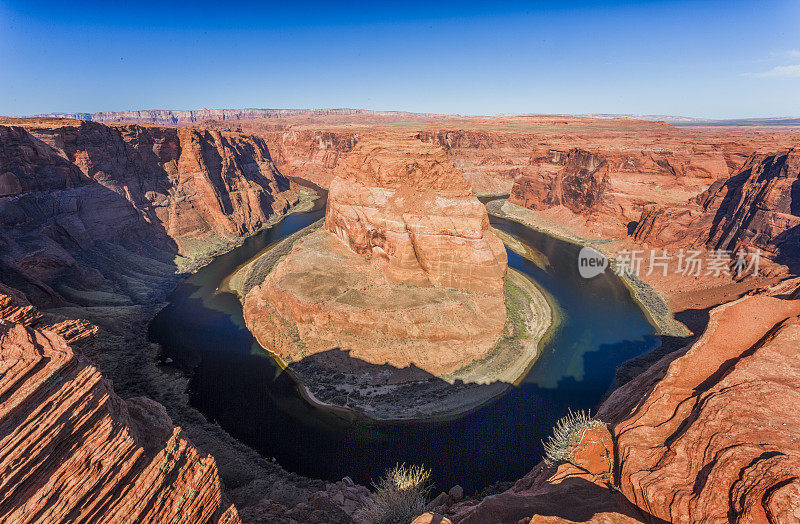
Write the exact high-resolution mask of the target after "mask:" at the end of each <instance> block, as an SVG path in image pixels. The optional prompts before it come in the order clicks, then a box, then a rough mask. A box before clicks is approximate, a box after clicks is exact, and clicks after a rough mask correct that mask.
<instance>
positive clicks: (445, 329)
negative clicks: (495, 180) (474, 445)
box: [244, 140, 507, 384]
mask: <svg viewBox="0 0 800 524" xmlns="http://www.w3.org/2000/svg"><path fill="white" fill-rule="evenodd" d="M338 173H339V174H338V176H337V177H336V179H335V180H334V181H333V183H332V184H331V189H330V192H329V197H328V209H327V213H326V217H325V229H324V230H320V231H317V232H315V233H312V234H310V235H309V236H307V237H305V238H304V239H302V240H301V241H299V242H298V243H297V244H296V245H295V246H294V248H293V250H292V251H291V253H289V255H288V256H287V257H286V259H285V260H283V261H282V262H280V263H279V264H278V265H277V266H276V267H275V268H274V269H273V270H272V271H271V272H270V273H269V274H268V275H267V277H266V279H265V280H264V281H263V283H262V284H261V285H260V286H256V287H255V288H253V289H252V290H250V292H249V293H248V294H247V296H246V297H245V300H244V316H245V320H246V321H247V325H248V327H249V328H250V330H251V331H252V332H253V333H254V334H255V335H256V337H257V338H258V340H259V342H261V344H262V346H264V347H265V348H267V349H268V350H270V351H273V352H274V353H276V354H277V355H278V356H279V357H280V358H281V359H283V360H284V361H286V362H301V361H303V362H304V363H308V362H309V361H313V362H314V364H315V365H321V366H323V367H326V368H329V369H336V370H340V371H345V372H350V373H355V374H357V375H361V374H362V373H371V374H372V375H376V374H377V375H380V376H383V374H387V376H390V377H391V378H390V379H389V378H387V379H386V380H384V383H385V382H386V381H387V380H388V381H390V382H403V381H409V380H426V379H427V378H429V377H432V376H437V377H438V376H443V375H446V374H448V373H451V372H453V371H456V370H458V369H460V368H461V367H463V366H465V365H466V364H468V363H470V362H472V361H474V360H476V359H480V358H483V357H485V356H487V355H488V353H489V352H490V351H491V349H492V348H493V347H494V346H495V344H496V343H497V341H498V340H499V337H500V336H501V334H502V332H503V330H504V326H505V321H506V310H505V298H504V286H505V276H506V269H507V258H506V252H505V247H504V246H503V244H502V242H501V241H500V240H499V239H498V238H497V236H496V235H495V234H494V233H493V232H492V231H491V229H490V228H489V221H488V216H487V214H486V210H485V208H484V207H483V206H482V205H481V204H480V202H479V201H478V200H477V199H476V198H475V197H474V196H473V194H472V191H471V189H470V187H469V185H468V184H467V183H466V181H465V180H464V178H463V177H462V176H461V174H460V173H459V172H458V171H457V170H456V169H455V168H454V166H453V164H452V163H451V162H450V161H449V159H448V158H447V156H446V155H445V154H444V152H443V151H442V150H441V149H440V148H437V147H434V146H431V145H427V144H422V143H421V142H419V141H416V140H392V141H383V142H366V143H365V142H359V144H358V145H357V147H356V148H355V149H354V150H353V151H352V152H351V153H350V154H349V155H348V157H347V161H346V162H345V163H344V164H343V165H342V166H341V169H339V170H338ZM376 366H385V369H384V368H376ZM384 383H381V384H384Z"/></svg>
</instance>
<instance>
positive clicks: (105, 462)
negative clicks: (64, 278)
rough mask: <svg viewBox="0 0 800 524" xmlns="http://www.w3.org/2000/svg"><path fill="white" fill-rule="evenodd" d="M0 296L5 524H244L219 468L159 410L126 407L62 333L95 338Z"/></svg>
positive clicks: (144, 402) (147, 404) (151, 405)
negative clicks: (87, 523)
mask: <svg viewBox="0 0 800 524" xmlns="http://www.w3.org/2000/svg"><path fill="white" fill-rule="evenodd" d="M0 291H3V293H2V294H0V303H2V304H3V309H2V314H3V319H0V351H1V355H2V357H0V398H1V399H2V401H0V519H1V520H3V522H28V521H39V520H47V521H62V522H66V521H73V522H74V521H102V522H130V521H142V522H144V521H146V522H169V521H172V519H174V517H175V515H180V517H181V519H182V520H185V521H186V522H212V521H213V522H226V523H229V522H239V518H238V515H237V512H236V508H234V507H233V506H232V505H231V504H230V503H229V502H226V501H225V499H224V496H223V493H222V486H221V482H220V479H219V476H218V474H217V467H216V463H215V461H214V459H213V458H212V457H211V456H208V455H206V454H203V453H200V452H199V451H198V450H197V449H195V447H194V446H193V445H192V444H191V443H190V442H189V441H188V440H187V438H186V437H185V435H184V433H183V432H182V431H181V430H180V428H175V427H173V425H172V421H171V420H170V418H169V416H168V415H167V414H166V412H165V411H164V408H163V407H162V406H161V405H159V404H158V403H156V402H154V401H152V400H150V399H148V398H144V397H138V398H132V399H129V400H127V401H125V400H122V399H121V398H119V397H118V396H117V395H116V394H115V393H114V391H113V390H112V389H111V385H110V384H109V383H108V382H107V381H106V380H104V379H103V377H102V375H100V373H99V372H98V371H97V369H96V368H95V367H94V366H92V365H91V364H90V363H89V362H88V361H87V360H86V359H85V358H84V357H83V356H81V355H79V354H76V353H74V352H73V350H72V348H71V347H70V346H69V345H67V342H66V341H65V340H64V338H62V336H61V335H59V334H58V333H57V331H58V332H61V333H64V334H65V335H66V336H70V337H71V338H72V339H73V340H79V339H80V338H83V337H85V336H90V335H91V334H93V333H92V331H89V330H83V331H82V333H80V334H78V333H76V331H75V329H74V327H75V326H74V323H71V322H69V321H67V320H66V319H64V320H63V321H61V322H57V323H51V324H49V325H47V323H48V321H52V320H59V319H54V318H52V316H47V315H42V314H39V313H38V312H36V310H35V308H32V307H30V306H29V305H25V303H24V298H23V297H21V296H19V295H17V296H12V295H7V294H5V291H8V290H7V289H4V290H0ZM7 318H14V319H15V321H11V320H6V319H7ZM28 323H30V324H34V325H35V324H44V325H47V327H49V328H50V329H54V330H56V331H49V330H47V331H42V330H39V329H34V328H32V327H28V326H26V324H28Z"/></svg>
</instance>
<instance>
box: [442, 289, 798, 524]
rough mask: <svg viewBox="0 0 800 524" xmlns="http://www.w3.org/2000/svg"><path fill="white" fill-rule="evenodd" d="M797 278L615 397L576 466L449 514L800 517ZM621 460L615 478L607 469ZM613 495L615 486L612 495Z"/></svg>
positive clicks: (746, 300) (711, 327)
mask: <svg viewBox="0 0 800 524" xmlns="http://www.w3.org/2000/svg"><path fill="white" fill-rule="evenodd" d="M798 341H800V279H796V278H795V279H792V280H789V281H786V282H784V283H781V284H779V285H777V286H775V287H772V288H769V289H766V290H761V291H758V292H755V293H753V294H752V295H748V296H745V297H743V298H741V299H738V300H735V301H733V302H729V303H726V304H724V305H721V306H719V307H717V308H715V309H713V310H712V311H711V314H710V319H709V323H708V328H707V330H706V331H705V333H704V334H703V335H702V336H701V337H700V338H699V339H698V340H697V341H696V342H694V343H693V344H692V345H691V346H689V347H685V348H682V349H679V350H677V351H675V352H673V353H671V354H669V355H667V356H665V357H664V358H663V359H662V360H660V361H659V362H658V363H657V364H655V365H654V366H652V367H651V368H650V369H649V370H647V371H646V372H645V373H643V374H642V375H640V376H639V377H637V378H635V379H634V380H632V381H631V382H629V383H627V384H626V385H624V386H622V387H621V388H619V389H617V390H616V391H614V392H613V393H612V394H611V396H610V397H609V398H608V399H607V400H606V401H605V402H604V403H603V404H602V405H601V407H600V409H599V411H598V414H597V417H598V418H600V419H602V420H604V421H606V422H609V423H610V424H611V438H612V439H613V451H611V450H609V445H608V443H607V442H606V443H604V442H605V439H604V437H603V436H597V437H595V438H591V439H588V440H589V441H588V443H587V444H584V441H585V440H586V439H585V438H581V440H580V442H578V443H576V444H575V445H576V448H577V449H576V451H575V452H574V453H573V457H574V458H575V460H573V461H572V462H574V463H576V464H578V465H577V466H576V465H573V464H567V463H565V464H562V465H560V466H559V467H558V469H553V468H548V467H547V466H546V465H545V464H540V465H539V466H537V467H536V468H534V469H533V470H532V471H531V472H530V473H529V474H528V475H527V476H526V477H525V478H523V479H521V480H519V481H518V482H517V483H516V484H515V485H514V487H512V488H511V489H509V490H508V491H506V492H503V493H500V494H497V495H493V496H490V497H487V498H485V499H483V500H480V501H465V502H462V503H460V504H456V505H453V506H451V507H450V508H448V510H447V513H446V515H445V516H446V517H447V518H449V519H450V520H452V522H454V523H471V522H476V523H477V522H509V523H516V522H597V523H600V522H609V523H610V522H680V523H683V522H687V523H688V522H742V523H745V522H747V523H750V522H765V523H767V522H768V523H783V522H795V521H797V520H798V519H800V513H798V509H797V508H799V507H800V489H798V488H799V486H800V484H798V477H797V474H796V472H797V471H798V468H800V443H798V441H797V439H798V437H797V436H798V435H799V434H800V411H798V410H797V408H796V406H797V405H798V403H799V402H800V397H798V391H800V364H798V359H797V348H798ZM584 437H585V435H584ZM608 457H611V458H612V460H613V462H614V468H613V471H614V477H613V479H609V478H608V476H607V475H606V472H607V470H608V468H607V467H605V466H603V464H605V463H606V460H607V459H608ZM612 485H613V487H614V489H610V486H612Z"/></svg>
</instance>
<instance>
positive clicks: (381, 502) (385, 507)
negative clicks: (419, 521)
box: [363, 464, 431, 524]
mask: <svg viewBox="0 0 800 524" xmlns="http://www.w3.org/2000/svg"><path fill="white" fill-rule="evenodd" d="M430 478H431V471H430V470H428V469H425V467H424V466H409V467H406V465H405V464H398V465H396V466H395V467H394V468H392V469H390V470H389V471H387V472H386V474H385V475H384V476H383V478H381V480H380V481H378V482H377V483H375V484H374V485H373V490H374V491H373V493H372V495H371V496H370V498H369V499H368V500H367V502H366V503H365V506H364V511H363V521H364V522H365V523H366V524H408V523H410V522H411V521H412V520H414V519H415V518H416V517H417V516H419V515H421V514H422V513H425V505H426V504H427V500H428V494H429V493H430V490H431V483H430Z"/></svg>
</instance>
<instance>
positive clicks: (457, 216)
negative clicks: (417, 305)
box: [325, 140, 508, 295]
mask: <svg viewBox="0 0 800 524" xmlns="http://www.w3.org/2000/svg"><path fill="white" fill-rule="evenodd" d="M325 229H327V230H328V231H330V232H331V233H333V234H334V235H336V236H337V237H338V238H339V239H341V240H342V241H343V242H344V243H345V244H346V245H347V246H349V247H350V249H352V250H353V251H354V252H356V253H358V254H361V255H367V256H371V257H373V258H375V259H376V260H379V261H381V264H382V265H383V270H384V274H385V275H386V278H387V279H388V280H389V281H390V282H393V283H404V284H410V285H417V286H428V285H433V286H437V287H449V288H454V289H463V290H466V291H473V292H477V293H484V294H490V295H497V294H500V293H502V292H503V286H504V282H505V273H506V267H507V263H508V261H507V258H506V252H505V248H504V247H503V243H502V242H501V241H500V239H499V238H497V236H496V235H495V234H494V233H493V232H492V231H491V229H490V227H489V218H488V215H487V214H486V209H485V208H484V207H483V205H482V204H481V203H480V202H479V201H478V200H477V199H476V198H475V197H474V195H473V193H472V189H471V188H470V186H469V185H468V184H467V182H466V180H464V177H463V176H461V174H460V173H459V172H458V171H457V170H456V169H455V167H454V166H453V164H452V162H451V161H450V160H449V159H448V157H447V155H446V154H445V153H444V152H443V151H442V150H441V149H440V148H438V147H434V146H430V145H427V144H423V143H420V142H418V141H415V140H404V141H389V142H362V143H360V144H359V146H358V147H357V148H356V149H355V150H354V151H353V152H351V153H350V154H349V155H348V157H347V161H346V162H345V164H344V165H343V166H342V169H340V170H339V171H338V173H337V176H336V178H335V179H334V180H333V182H332V183H331V187H330V192H329V196H328V208H327V212H326V215H325Z"/></svg>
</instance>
